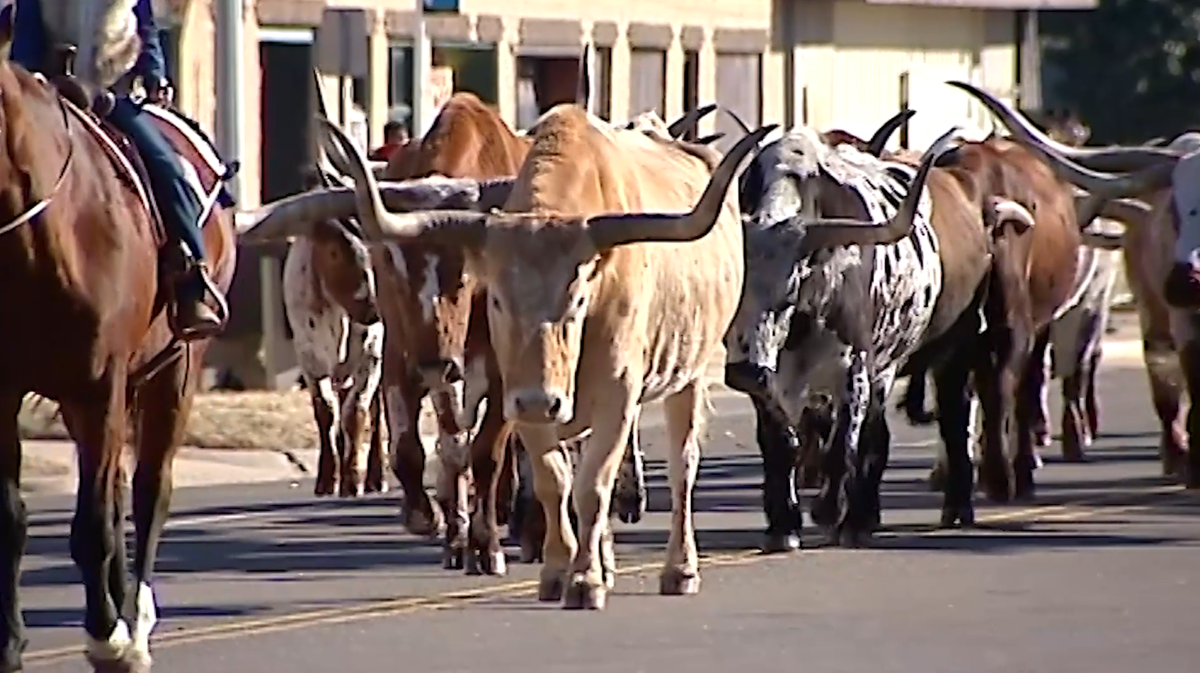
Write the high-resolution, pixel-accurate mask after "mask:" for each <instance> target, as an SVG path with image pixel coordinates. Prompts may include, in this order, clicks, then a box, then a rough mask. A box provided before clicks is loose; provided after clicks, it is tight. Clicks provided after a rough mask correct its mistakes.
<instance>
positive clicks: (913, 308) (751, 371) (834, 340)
mask: <svg viewBox="0 0 1200 673" xmlns="http://www.w3.org/2000/svg"><path fill="white" fill-rule="evenodd" d="M952 134H953V131H952V132H950V133H947V134H946V135H944V136H942V137H941V138H939V139H938V140H937V141H936V142H935V143H934V144H933V145H932V146H931V147H930V149H929V150H928V151H927V152H926V153H925V155H924V156H923V157H922V160H921V165H920V168H919V169H914V168H913V167H912V166H910V165H908V164H905V163H901V162H899V161H896V162H893V161H885V160H882V159H879V158H876V157H874V156H871V155H870V154H867V153H864V152H860V151H858V150H856V149H854V148H853V147H850V146H847V145H841V146H838V147H836V148H831V147H829V146H828V145H826V144H825V143H824V142H823V140H822V139H821V137H820V136H819V135H818V134H817V133H816V132H815V131H813V130H812V129H808V128H804V127H801V128H796V129H793V130H792V131H789V132H788V133H787V134H785V135H784V136H783V137H782V138H781V139H779V140H777V141H775V142H773V143H771V144H769V145H768V146H767V147H766V148H764V149H763V150H762V152H761V153H760V154H759V155H758V156H757V157H756V158H755V160H754V161H753V162H752V163H751V164H750V166H749V167H747V169H746V173H745V175H744V177H743V181H742V186H741V188H742V204H743V205H742V207H743V213H744V214H745V215H744V218H745V224H746V256H747V261H746V268H747V270H748V273H747V279H746V284H745V289H744V291H743V296H742V303H741V306H740V308H739V311H738V315H737V317H736V318H735V320H734V324H733V326H732V327H731V329H730V331H729V333H728V335H727V336H726V352H727V364H726V370H725V371H726V374H725V378H726V383H727V384H728V385H729V386H730V387H731V388H733V389H735V390H739V391H741V392H745V393H748V394H749V395H750V396H751V397H752V399H754V400H755V404H756V407H758V408H759V413H758V416H759V422H760V428H759V431H760V439H761V438H762V434H763V432H764V430H765V431H766V432H768V433H769V432H771V430H770V429H769V428H767V429H765V428H764V427H762V424H763V423H764V422H766V423H771V422H775V423H782V424H785V425H789V426H795V425H798V424H799V423H800V421H801V418H802V417H803V416H804V412H805V410H807V409H809V408H811V407H812V406H813V405H814V403H815V401H816V399H817V398H827V399H828V400H830V401H831V402H832V405H833V411H834V413H833V416H834V423H833V427H832V432H833V437H832V440H831V442H829V443H828V445H827V447H826V448H825V449H824V450H823V455H822V465H821V467H822V469H821V472H822V486H821V490H820V493H819V495H818V496H817V499H816V501H815V502H814V504H813V507H812V518H813V521H814V522H815V523H817V524H818V525H820V526H821V527H822V528H824V529H825V530H826V533H827V534H828V535H829V537H830V539H831V540H833V541H834V542H837V543H840V544H843V545H848V546H850V545H856V544H858V543H859V542H860V540H861V539H862V538H864V537H866V536H868V535H869V534H870V533H871V532H872V531H873V530H874V528H875V526H876V525H877V524H878V521H879V509H880V507H879V485H880V481H881V480H882V478H883V470H884V467H885V466H886V463H887V453H888V445H889V442H890V438H889V435H888V429H887V424H886V421H885V418H884V410H885V402H886V399H887V395H888V393H889V391H890V390H891V387H892V383H893V381H894V379H895V376H896V372H897V370H898V368H899V367H900V366H901V364H902V363H903V362H904V360H905V359H906V358H907V357H908V356H909V355H910V354H911V353H912V352H913V351H914V350H915V349H916V348H917V347H918V346H919V344H920V343H921V340H922V337H923V335H924V334H925V331H926V328H927V327H928V325H929V322H930V320H931V318H932V316H933V313H934V305H935V303H936V302H937V300H938V297H939V296H940V294H941V292H942V283H943V278H942V266H941V262H940V260H939V254H938V239H937V235H936V234H935V232H934V230H933V227H932V224H931V213H932V205H931V201H930V198H929V196H928V193H927V192H926V191H925V180H926V178H927V176H928V174H929V171H930V169H931V167H932V165H933V162H934V161H935V160H936V159H937V157H938V156H939V155H940V154H942V153H943V152H945V151H947V150H948V149H950V146H951V143H950V140H949V138H950V136H951V135H952ZM885 220H886V222H885ZM863 221H866V222H870V223H872V224H867V225H864V224H863V223H862V222H863ZM877 223H883V224H877ZM772 417H773V418H772ZM776 429H778V428H777V427H776ZM789 448H791V449H794V448H795V447H794V446H793V447H787V446H780V445H779V444H778V443H776V442H767V443H761V442H760V449H761V450H762V451H763V470H764V510H765V513H766V516H767V541H766V547H767V549H768V551H771V550H779V549H789V548H797V547H798V546H799V545H800V527H801V509H800V502H799V494H798V492H797V490H796V485H795V472H796V461H795V453H794V450H788V449H789Z"/></svg>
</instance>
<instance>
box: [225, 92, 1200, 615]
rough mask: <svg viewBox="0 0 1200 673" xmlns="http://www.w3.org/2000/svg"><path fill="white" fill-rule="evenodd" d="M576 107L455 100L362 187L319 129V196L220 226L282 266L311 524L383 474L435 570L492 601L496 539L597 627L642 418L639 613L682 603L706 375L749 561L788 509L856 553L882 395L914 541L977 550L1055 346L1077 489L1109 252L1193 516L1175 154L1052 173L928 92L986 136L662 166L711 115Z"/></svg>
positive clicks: (876, 471)
mask: <svg viewBox="0 0 1200 673" xmlns="http://www.w3.org/2000/svg"><path fill="white" fill-rule="evenodd" d="M581 80H582V86H581V87H580V94H579V97H578V99H577V100H576V101H575V102H574V103H564V104H561V105H558V106H555V107H553V108H552V109H550V110H549V111H548V112H546V113H545V114H544V115H543V116H542V117H541V118H540V119H539V120H538V121H537V123H536V124H535V125H534V126H533V127H532V128H530V129H529V130H528V131H527V132H525V133H523V134H518V133H514V132H513V131H512V130H511V129H510V127H508V126H507V125H506V124H505V122H504V121H503V120H501V119H500V118H499V116H498V115H497V113H496V112H495V111H493V110H492V109H490V108H489V107H487V106H485V105H483V104H482V103H481V102H480V101H479V100H478V99H477V98H476V97H475V96H473V95H471V94H469V93H457V94H455V95H454V96H453V97H452V98H451V99H450V101H449V102H448V103H446V105H445V106H444V107H443V108H442V110H441V111H440V114H439V115H438V117H437V119H436V120H435V121H434V123H433V125H432V128H431V129H430V131H429V132H428V133H427V134H426V135H425V136H424V137H423V138H420V139H417V140H414V141H412V142H411V143H409V145H408V146H406V147H405V148H403V149H402V150H401V151H399V152H397V153H396V154H395V155H394V156H393V157H392V159H391V160H390V161H389V162H388V163H387V165H372V164H371V163H370V162H367V161H366V160H365V159H364V158H363V155H362V153H361V151H360V150H359V149H358V148H357V147H355V145H354V144H353V143H352V142H351V141H350V140H348V138H347V137H346V136H345V135H344V134H343V133H342V131H341V130H339V129H338V128H337V127H336V126H334V125H332V124H330V123H329V122H327V121H324V120H322V122H321V127H320V132H319V135H320V137H321V144H322V147H323V153H324V157H325V158H326V159H327V160H328V165H326V164H325V163H324V162H323V163H322V166H321V167H319V168H317V169H316V170H315V171H314V173H313V175H314V178H313V180H314V182H313V184H312V185H311V187H312V188H311V189H310V190H309V191H306V192H304V193H301V194H297V195H294V196H291V197H288V198H286V199H282V200H280V201H276V202H273V203H269V204H266V205H264V206H262V207H261V208H259V209H257V210H256V211H254V212H251V213H246V214H244V216H243V218H242V219H241V220H240V222H239V229H240V231H241V232H242V240H243V242H247V243H253V242H267V241H278V240H285V239H286V240H294V242H293V244H292V246H291V248H290V252H289V253H288V258H287V261H286V264H285V278H284V292H285V297H286V306H287V314H288V319H289V320H290V322H291V325H292V328H293V330H294V332H295V335H296V337H295V344H296V348H297V354H298V356H299V362H300V366H301V369H302V372H303V377H304V380H305V382H306V384H307V389H308V390H309V392H310V393H311V395H312V400H313V408H314V415H315V417H316V421H317V424H318V426H319V429H320V432H319V436H320V444H321V446H320V448H321V459H320V466H319V472H318V475H317V480H316V487H315V489H316V493H317V494H318V495H329V494H333V493H335V492H336V493H338V494H340V495H342V496H356V495H360V494H362V493H364V492H371V491H383V490H386V488H387V478H386V474H385V473H386V472H387V471H388V468H389V466H390V470H391V471H392V472H393V474H394V475H395V477H396V478H397V480H398V482H399V484H400V486H401V488H402V489H403V491H404V498H403V502H404V504H403V511H402V521H403V525H404V526H405V528H406V529H407V530H409V531H410V532H412V533H414V534H417V535H422V536H430V537H435V538H438V539H440V540H441V541H442V543H443V548H444V554H445V556H444V563H445V566H446V567H447V568H456V569H465V570H466V571H467V572H470V573H482V574H492V575H502V574H504V573H505V572H506V558H505V552H504V549H503V545H502V542H503V539H502V537H501V535H500V527H501V526H503V525H507V526H508V528H509V533H510V534H512V535H513V536H514V537H516V538H517V539H519V541H520V545H521V558H522V560H523V561H526V562H532V561H541V562H542V567H541V575H540V581H539V590H538V595H539V599H541V600H544V601H562V602H563V604H564V605H565V606H566V607H569V608H591V609H598V608H602V607H603V606H604V604H605V601H606V596H607V592H608V590H609V589H611V587H612V585H613V578H614V572H613V570H614V558H613V548H612V528H611V524H610V516H611V515H613V514H615V515H616V516H618V517H619V518H620V519H621V520H623V521H627V522H636V521H638V520H639V519H640V518H641V516H642V514H643V513H644V511H645V501H646V496H645V494H646V489H645V484H644V476H643V471H642V461H643V457H642V449H641V447H640V446H639V444H638V441H637V426H638V420H639V416H640V413H641V410H642V408H643V405H645V404H646V403H648V402H651V401H655V400H661V401H662V402H663V405H664V407H663V408H664V416H665V421H666V428H667V434H668V437H669V441H668V446H669V456H668V458H669V471H668V474H669V487H670V493H671V510H672V516H671V519H670V521H671V524H670V538H669V542H668V549H667V554H666V558H665V561H664V565H663V568H662V571H661V575H660V591H661V592H662V593H664V594H690V593H695V592H697V591H698V589H699V586H700V576H699V568H698V559H697V549H696V542H695V534H694V528H693V520H692V490H693V486H694V484H695V481H696V475H697V468H698V466H699V462H700V440H701V437H702V435H703V432H704V420H705V418H704V415H705V410H706V401H707V400H706V391H707V386H708V382H707V380H706V373H707V371H708V370H709V367H710V365H711V364H714V363H716V362H719V358H721V357H724V358H725V362H724V382H725V384H726V385H728V386H729V387H730V388H732V389H733V390H735V391H739V392H741V393H745V394H746V395H747V396H748V398H749V399H750V401H751V402H752V404H753V406H754V410H755V416H756V423H757V439H758V444H759V448H760V451H761V454H762V460H763V475H764V476H763V491H764V497H763V510H764V514H765V517H766V536H765V540H764V547H765V549H766V550H768V551H783V550H789V549H797V548H799V547H800V539H801V538H800V532H801V522H802V514H801V513H802V509H801V501H800V492H799V485H801V484H804V485H809V486H812V487H815V488H816V489H817V492H816V495H815V496H814V498H813V499H812V502H811V507H810V508H809V511H810V517H811V519H812V521H813V522H814V523H815V524H816V525H817V526H819V527H820V528H821V529H822V530H823V531H824V532H825V534H826V535H827V536H828V537H829V539H830V540H831V541H832V542H834V543H835V544H840V545H843V546H857V545H860V544H862V543H864V542H865V541H866V540H867V539H868V538H869V537H870V535H871V534H872V532H873V531H874V530H876V529H877V528H878V526H879V525H880V522H881V506H880V486H881V482H882V479H883V474H884V470H885V468H886V467H887V462H888V452H889V444H890V434H889V430H888V421H887V416H886V413H885V411H886V405H887V401H888V399H889V396H890V395H891V394H892V391H893V388H894V387H895V385H896V383H897V380H898V379H900V378H907V379H908V384H907V388H906V390H905V391H904V395H903V401H902V408H903V409H904V411H905V412H906V415H907V417H908V419H909V420H910V421H911V422H913V423H921V424H926V423H936V424H937V426H938V429H939V433H940V436H941V439H942V446H941V450H940V451H939V456H938V459H937V462H936V467H935V469H934V472H933V474H932V475H931V482H932V483H933V485H934V487H935V488H937V489H939V490H941V491H942V493H943V505H942V510H941V520H940V524H941V525H943V526H947V527H951V526H970V525H972V524H973V523H974V505H973V500H974V493H975V490H976V481H978V483H979V487H980V488H981V490H982V491H983V493H984V495H985V496H986V497H987V498H989V499H990V500H993V501H998V502H1007V501H1013V500H1017V499H1028V498H1030V497H1032V496H1033V495H1034V492H1035V478H1034V475H1035V470H1036V469H1037V467H1038V465H1039V464H1040V460H1039V457H1038V452H1037V447H1038V446H1044V445H1046V444H1047V443H1048V440H1047V438H1048V436H1049V433H1048V422H1047V418H1046V416H1047V412H1046V407H1045V399H1044V397H1045V393H1044V390H1045V387H1046V379H1047V377H1048V374H1050V373H1051V372H1050V371H1049V370H1048V368H1047V366H1046V363H1047V359H1048V358H1047V352H1048V350H1052V352H1053V356H1054V357H1053V361H1054V365H1053V375H1054V376H1057V377H1059V378H1061V379H1062V380H1063V392H1064V402H1065V403H1064V405H1063V408H1064V411H1063V418H1062V421H1061V424H1062V437H1063V452H1064V456H1065V458H1066V459H1067V460H1082V459H1083V457H1084V452H1085V450H1086V449H1087V447H1088V446H1089V444H1090V443H1091V441H1092V438H1093V437H1094V436H1095V433H1096V427H1097V408H1096V400H1095V392H1094V387H1093V381H1092V379H1093V376H1094V373H1095V370H1096V366H1097V360H1098V358H1099V357H1100V345H1101V344H1100V341H1101V337H1102V335H1103V334H1104V329H1105V324H1106V322H1107V316H1108V305H1109V303H1110V297H1111V293H1112V286H1113V278H1114V275H1115V273H1116V269H1117V265H1118V264H1120V263H1121V259H1122V257H1121V255H1120V254H1119V253H1118V252H1117V250H1118V249H1120V248H1123V249H1124V256H1123V260H1124V264H1125V268H1126V274H1127V276H1128V278H1129V283H1130V287H1131V290H1132V292H1133V293H1134V296H1135V299H1136V302H1137V306H1138V311H1139V316H1140V319H1141V327H1142V330H1143V332H1144V336H1145V359H1146V365H1147V370H1148V372H1149V375H1150V380H1151V390H1152V394H1153V398H1154V407H1155V409H1156V411H1157V414H1158V416H1159V419H1160V421H1161V423H1162V441H1161V459H1162V466H1163V470H1164V473H1165V474H1166V475H1169V476H1175V477H1178V478H1180V479H1181V480H1183V481H1185V482H1186V484H1187V485H1188V486H1189V487H1200V433H1193V434H1194V436H1196V437H1197V440H1196V443H1195V444H1192V448H1191V450H1190V451H1189V450H1188V442H1189V440H1188V432H1187V430H1188V429H1190V428H1187V427H1185V423H1184V421H1183V420H1182V418H1181V413H1180V407H1181V396H1182V393H1183V391H1184V389H1185V387H1186V389H1187V390H1188V392H1189V395H1194V394H1196V388H1195V387H1196V386H1198V385H1200V340H1198V339H1197V335H1196V334H1195V328H1196V326H1197V325H1200V323H1197V322H1196V320H1195V317H1194V315H1195V314H1194V313H1193V312H1192V311H1193V310H1194V309H1196V308H1197V307H1200V155H1197V154H1194V152H1195V151H1196V150H1197V149H1200V134H1195V133H1188V134H1184V135H1181V136H1180V137H1179V138H1177V139H1176V140H1175V141H1174V142H1171V143H1170V144H1169V145H1167V146H1165V147H1163V146H1150V145H1146V146H1140V147H1105V148H1087V147H1079V146H1075V145H1068V144H1063V143H1060V142H1057V141H1056V140H1054V139H1052V138H1051V137H1049V136H1047V135H1046V134H1044V133H1043V132H1042V131H1041V130H1039V129H1038V128H1037V127H1035V126H1034V125H1032V124H1031V123H1030V122H1029V121H1028V120H1026V119H1025V118H1024V117H1022V115H1020V114H1019V113H1017V112H1016V111H1014V110H1013V109H1012V108H1010V107H1009V106H1008V105H1007V104H1005V103H1004V102H1002V101H1000V100H998V99H996V98H995V97H993V96H991V95H990V94H988V93H986V92H984V91H982V90H980V89H978V88H976V87H974V86H971V85H969V84H965V83H961V82H949V83H947V84H948V85H949V86H954V87H956V88H958V89H960V90H962V91H963V92H964V95H969V96H971V97H973V98H974V99H976V100H978V101H979V102H980V103H982V104H983V105H984V106H985V107H986V108H987V109H989V110H990V111H991V112H992V113H993V114H994V115H995V116H996V117H997V118H998V120H999V121H1000V122H1001V123H1002V124H1003V126H1004V127H1005V128H1006V129H1007V131H1008V133H1007V134H1000V133H998V132H996V131H993V132H992V133H991V134H989V135H987V137H976V138H974V139H971V138H970V137H968V136H967V135H965V134H964V133H963V132H962V130H961V129H957V128H954V129H947V132H946V134H945V135H943V136H942V137H941V138H939V139H938V140H937V141H935V142H934V143H933V144H932V145H931V146H930V147H929V148H928V149H927V150H925V151H924V152H923V153H916V152H911V151H908V150H901V151H895V152H892V151H886V150H884V146H885V145H886V143H887V140H888V137H889V136H890V135H891V133H892V132H893V131H894V130H895V129H896V128H897V127H899V126H900V125H901V124H902V123H904V121H905V120H906V119H908V118H909V117H910V116H911V115H913V114H919V113H920V111H919V110H915V111H914V110H906V111H903V112H902V113H901V114H899V115H897V116H896V117H895V118H893V119H891V120H888V121H887V122H886V123H885V124H884V125H883V126H882V127H881V128H880V130H879V132H878V133H876V134H875V136H874V137H873V138H871V139H870V140H867V141H864V140H861V139H859V138H857V137H855V136H853V135H851V134H848V133H846V132H844V131H829V132H825V133H821V132H817V131H814V130H812V129H809V128H805V127H796V128H792V129H789V130H782V129H777V128H776V127H775V125H768V126H765V127H762V128H758V129H749V128H744V127H743V128H744V135H743V137H742V138H740V139H737V142H736V144H734V145H733V147H732V149H730V150H729V151H728V152H727V153H725V154H723V155H722V154H721V153H719V152H718V151H717V150H716V149H714V148H713V147H712V146H711V144H712V142H713V141H714V140H716V139H717V138H718V137H719V136H710V137H707V138H704V139H701V140H699V141H689V140H684V139H682V138H683V137H684V134H685V132H687V131H689V130H691V129H693V128H694V127H695V125H696V123H697V122H698V121H699V119H700V118H701V117H703V116H704V115H707V114H713V113H716V114H730V113H729V112H728V111H725V110H720V109H718V108H717V106H715V105H709V106H706V107H704V108H702V109H700V110H697V111H695V112H692V113H690V114H689V115H687V116H685V117H684V118H682V119H680V120H678V121H676V122H674V123H672V124H667V123H665V122H664V121H663V120H661V119H659V118H658V117H657V116H655V115H654V114H645V115H642V116H640V117H638V118H637V119H634V120H633V121H631V122H629V123H627V124H614V123H610V122H608V121H606V120H602V119H599V118H597V117H595V116H593V115H591V114H590V113H588V112H587V111H586V110H587V109H588V108H587V103H588V101H587V95H586V93H584V92H586V91H587V90H588V88H589V87H588V86H587V82H586V77H581ZM731 140H732V139H731ZM743 164H744V165H743ZM733 185H736V188H735V189H731V186H733ZM722 353H723V355H722ZM927 380H932V383H933V395H932V396H933V398H934V399H933V402H932V405H931V406H930V407H927V404H926V399H925V398H926V395H925V390H926V383H927ZM426 397H428V398H429V400H430V402H431V403H432V406H433V409H434V410H435V412H436V420H437V434H438V437H437V441H436V450H435V452H434V454H433V455H435V456H436V460H437V461H438V468H439V469H438V470H437V474H438V483H437V484H436V489H435V494H434V497H432V498H431V497H430V494H427V493H426V490H425V488H424V484H423V480H422V477H423V475H424V473H425V462H426V452H425V450H424V448H423V446H422V443H421V438H420V435H419V433H418V420H419V414H420V409H421V405H422V403H423V400H424V399H425V398H426ZM481 405H482V417H480V410H481ZM930 409H932V410H930ZM381 415H383V416H385V419H386V423H385V424H384V423H381ZM1191 418H1193V417H1192V416H1189V419H1188V424H1187V425H1191V424H1192V423H1193V421H1191ZM977 421H978V425H979V426H980V430H979V431H978V432H977V431H976V427H977ZM381 425H385V426H386V430H387V433H386V434H387V438H388V439H387V446H386V448H385V446H384V441H383V438H382V437H383V433H381V427H380V426H381ZM368 431H369V433H370V434H369V438H367V437H365V436H364V435H365V434H366V433H367V432H368ZM976 449H977V450H976Z"/></svg>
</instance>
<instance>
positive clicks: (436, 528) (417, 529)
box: [400, 501, 446, 537]
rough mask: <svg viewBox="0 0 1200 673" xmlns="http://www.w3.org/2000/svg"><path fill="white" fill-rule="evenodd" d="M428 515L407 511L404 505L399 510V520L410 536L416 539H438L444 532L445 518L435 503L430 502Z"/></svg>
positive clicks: (407, 508) (406, 505)
mask: <svg viewBox="0 0 1200 673" xmlns="http://www.w3.org/2000/svg"><path fill="white" fill-rule="evenodd" d="M429 510H430V511H429V513H426V512H420V511H417V510H415V509H409V507H408V504H407V503H406V504H405V505H404V507H403V508H402V509H401V510H400V520H401V522H402V525H403V526H404V530H407V531H408V532H409V533H411V534H412V535H416V536H418V537H438V536H440V535H441V534H442V533H443V532H445V530H446V517H445V515H444V514H442V510H441V508H440V507H438V506H437V504H436V503H434V502H432V501H430V503H429Z"/></svg>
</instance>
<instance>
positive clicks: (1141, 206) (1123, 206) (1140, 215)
mask: <svg viewBox="0 0 1200 673" xmlns="http://www.w3.org/2000/svg"><path fill="white" fill-rule="evenodd" d="M1153 214H1154V207H1153V206H1151V205H1150V204H1149V203H1146V202H1145V201H1142V200H1141V199H1113V200H1112V201H1109V202H1107V203H1105V204H1104V208H1102V209H1101V210H1100V216H1101V217H1107V218H1108V219H1110V220H1116V221H1118V222H1124V223H1125V226H1127V227H1129V226H1133V227H1144V226H1146V225H1147V224H1149V223H1150V216H1151V215H1153Z"/></svg>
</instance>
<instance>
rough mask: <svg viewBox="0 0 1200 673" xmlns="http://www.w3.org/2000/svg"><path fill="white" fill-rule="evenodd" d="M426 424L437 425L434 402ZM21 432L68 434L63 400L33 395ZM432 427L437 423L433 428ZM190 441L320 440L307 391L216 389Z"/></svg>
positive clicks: (198, 409) (284, 444) (251, 444)
mask: <svg viewBox="0 0 1200 673" xmlns="http://www.w3.org/2000/svg"><path fill="white" fill-rule="evenodd" d="M422 412H423V413H422V418H421V429H422V430H423V431H424V430H426V428H427V427H429V426H431V424H432V418H431V415H430V413H429V409H428V405H426V408H423V409H422ZM20 420H21V437H23V438H25V439H68V437H67V431H66V428H65V427H63V423H62V418H61V417H59V416H58V405H56V404H54V403H52V402H48V401H41V403H40V404H39V403H38V402H37V401H35V400H34V399H33V398H30V399H29V400H26V402H25V405H24V406H23V407H22V408H21V417H20ZM430 429H431V428H430ZM183 444H184V446H194V447H198V448H206V449H298V448H307V447H315V446H316V445H317V424H316V421H315V420H313V412H312V403H311V402H310V398H309V396H308V393H307V392H304V391H302V390H300V391H287V392H283V391H251V392H211V393H202V394H199V395H197V396H196V401H195V403H194V404H193V405H192V414H191V417H190V418H189V419H188V427H187V432H186V434H185V435H184V439H183Z"/></svg>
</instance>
